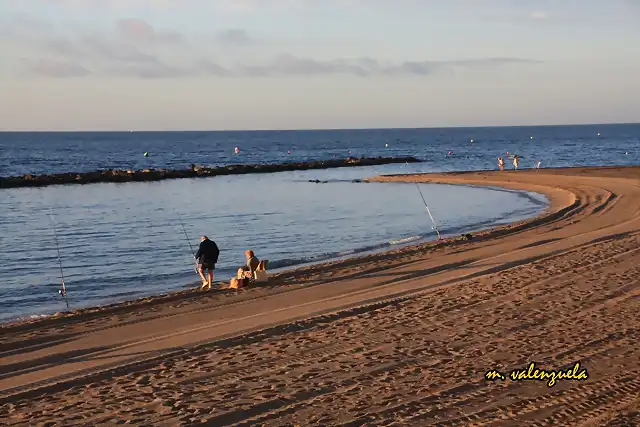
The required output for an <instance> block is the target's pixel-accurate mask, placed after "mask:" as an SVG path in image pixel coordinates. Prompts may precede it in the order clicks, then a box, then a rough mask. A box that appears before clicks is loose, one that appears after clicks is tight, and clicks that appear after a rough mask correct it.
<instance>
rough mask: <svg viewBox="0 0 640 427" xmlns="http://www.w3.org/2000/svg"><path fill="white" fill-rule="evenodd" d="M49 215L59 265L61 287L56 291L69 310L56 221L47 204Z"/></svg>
mask: <svg viewBox="0 0 640 427" xmlns="http://www.w3.org/2000/svg"><path fill="white" fill-rule="evenodd" d="M49 217H50V218H51V222H52V223H53V238H54V240H55V242H56V250H57V251H58V265H59V266H60V280H61V281H62V289H60V290H59V291H58V293H59V294H60V295H62V297H63V298H64V301H65V303H66V304H67V310H69V299H68V298H67V287H66V286H65V284H64V271H63V270H62V257H61V256H60V244H59V243H58V232H57V230H56V228H57V227H56V221H55V219H54V218H53V210H52V209H51V206H49Z"/></svg>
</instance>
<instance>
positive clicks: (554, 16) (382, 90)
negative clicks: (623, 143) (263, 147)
mask: <svg viewBox="0 0 640 427" xmlns="http://www.w3.org/2000/svg"><path fill="white" fill-rule="evenodd" d="M638 23H640V0H607V1H605V0H446V1H445V0H394V1H390V0H0V52H2V55H0V130H230V129H240V130H249V129H327V128H328V129H336V128H384V127H448V126H517V125H537V124H574V123H613V122H622V123H628V122H639V121H640V78H639V77H638V76H640V25H639V24H638Z"/></svg>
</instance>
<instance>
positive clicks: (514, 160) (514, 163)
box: [513, 154, 520, 170]
mask: <svg viewBox="0 0 640 427" xmlns="http://www.w3.org/2000/svg"><path fill="white" fill-rule="evenodd" d="M519 162H520V158H519V157H518V155H517V154H516V155H515V156H513V168H514V169H515V170H518V163H519Z"/></svg>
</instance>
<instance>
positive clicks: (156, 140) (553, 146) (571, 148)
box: [0, 124, 640, 176]
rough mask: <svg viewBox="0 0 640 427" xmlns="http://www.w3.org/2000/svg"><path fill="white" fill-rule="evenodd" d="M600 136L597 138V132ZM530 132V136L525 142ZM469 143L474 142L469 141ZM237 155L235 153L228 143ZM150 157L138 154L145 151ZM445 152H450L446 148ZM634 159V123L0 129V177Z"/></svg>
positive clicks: (639, 133) (637, 139) (639, 129)
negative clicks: (389, 161) (513, 158)
mask: <svg viewBox="0 0 640 427" xmlns="http://www.w3.org/2000/svg"><path fill="white" fill-rule="evenodd" d="M598 134H600V135H598ZM532 137H533V139H531V138H532ZM472 140H473V142H471V141H472ZM235 147H238V148H239V150H240V152H239V154H238V155H235V154H234V148H235ZM145 152H148V153H149V156H148V157H144V156H143V153H145ZM449 152H451V155H448V153H449ZM507 152H509V153H516V154H518V155H520V157H521V159H522V162H521V167H532V166H533V165H535V164H536V163H537V161H541V162H542V166H543V167H561V166H577V165H582V166H590V165H626V164H637V162H638V156H639V155H640V125H639V124H632V125H598V126H596V125H589V126H548V127H510V128H456V129H370V130H335V131H333V130H331V131H251V132H124V133H123V132H113V133H111V132H94V133H88V132H78V133H64V132H60V133H28V132H25V133H0V176H12V175H23V174H26V173H32V174H42V173H54V172H83V171H92V170H97V169H130V168H132V169H145V168H173V169H178V168H187V167H188V166H189V165H191V164H192V163H196V164H201V165H210V166H213V165H228V164H243V163H281V162H287V161H306V160H320V159H331V158H344V157H347V156H349V155H352V156H357V157H360V156H367V157H371V156H401V155H411V156H416V157H418V158H420V159H422V160H424V161H425V167H426V169H427V170H431V171H451V170H461V169H462V170H478V169H492V168H495V166H496V158H497V157H498V156H503V157H504V156H506V155H507V154H506V153H507Z"/></svg>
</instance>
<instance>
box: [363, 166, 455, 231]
mask: <svg viewBox="0 0 640 427" xmlns="http://www.w3.org/2000/svg"><path fill="white" fill-rule="evenodd" d="M405 165H406V166H407V168H409V162H405ZM371 168H372V169H373V170H374V171H375V172H376V173H377V174H378V175H382V174H381V173H380V171H378V170H377V169H376V168H375V167H373V166H371ZM414 184H416V188H417V189H418V192H419V193H420V197H421V198H422V203H423V204H424V207H425V208H427V213H428V214H429V218H431V223H432V224H433V226H432V227H431V228H432V229H433V230H435V231H436V234H437V235H438V240H441V239H442V237H441V236H440V230H438V226H437V225H436V221H435V219H433V215H431V210H430V209H429V206H428V205H427V201H426V200H425V198H424V195H423V194H422V190H420V185H418V183H417V182H416V183H414Z"/></svg>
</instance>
